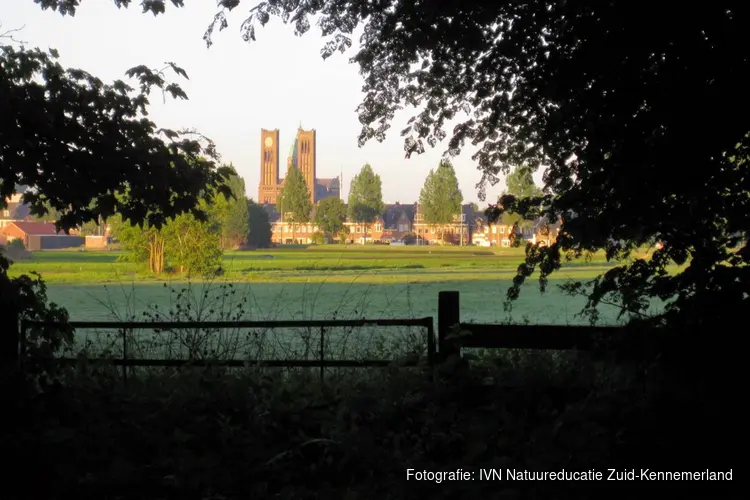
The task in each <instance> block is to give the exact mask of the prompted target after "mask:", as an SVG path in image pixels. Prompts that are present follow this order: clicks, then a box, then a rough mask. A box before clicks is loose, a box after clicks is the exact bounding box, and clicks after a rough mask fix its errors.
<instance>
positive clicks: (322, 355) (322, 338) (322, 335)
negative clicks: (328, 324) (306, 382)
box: [320, 326, 326, 382]
mask: <svg viewBox="0 0 750 500" xmlns="http://www.w3.org/2000/svg"><path fill="white" fill-rule="evenodd" d="M325 331H326V329H325V327H324V326H321V327H320V381H321V382H323V377H324V376H325V369H326V368H325V366H324V365H323V360H324V359H325Z"/></svg>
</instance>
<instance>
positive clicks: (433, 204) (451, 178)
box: [419, 160, 464, 224]
mask: <svg viewBox="0 0 750 500" xmlns="http://www.w3.org/2000/svg"><path fill="white" fill-rule="evenodd" d="M463 201H464V197H463V195H462V194H461V190H460V189H459V187H458V178H456V171H455V169H454V168H453V164H452V163H451V162H450V161H448V160H442V161H441V162H440V164H439V165H438V168H437V169H436V170H430V173H429V174H427V178H426V179H425V181H424V186H423V187H422V191H421V192H420V193H419V204H420V205H421V208H422V213H423V214H424V219H425V222H427V223H428V224H450V223H452V222H453V219H454V217H455V216H456V215H458V214H460V213H461V204H462V203H463Z"/></svg>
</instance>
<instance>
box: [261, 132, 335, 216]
mask: <svg viewBox="0 0 750 500" xmlns="http://www.w3.org/2000/svg"><path fill="white" fill-rule="evenodd" d="M279 164H280V158H279V130H278V129H275V130H266V129H261V131H260V184H259V185H258V202H259V203H261V204H267V205H276V199H277V198H278V196H279V194H280V193H281V188H282V187H283V186H284V179H282V178H280V177H279V173H280V172H279ZM286 168H287V171H288V170H289V169H290V168H296V169H299V170H300V172H302V177H304V179H305V182H306V183H307V187H308V189H309V190H310V201H312V203H313V204H315V203H317V202H318V201H320V200H322V199H323V198H328V197H331V196H336V197H338V196H340V193H341V187H340V179H339V178H338V177H334V178H331V179H319V178H318V177H317V161H316V141H315V129H312V130H304V129H303V128H302V126H300V127H299V129H298V130H297V136H296V137H295V138H294V142H293V143H292V146H291V148H290V149H289V154H288V156H287V158H286Z"/></svg>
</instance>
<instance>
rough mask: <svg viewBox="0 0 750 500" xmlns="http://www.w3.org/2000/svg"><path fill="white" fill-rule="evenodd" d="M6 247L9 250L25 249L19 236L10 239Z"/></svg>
mask: <svg viewBox="0 0 750 500" xmlns="http://www.w3.org/2000/svg"><path fill="white" fill-rule="evenodd" d="M7 247H8V249H9V250H26V245H24V243H23V240H22V239H21V238H14V239H12V240H10V241H9V242H8V245H7Z"/></svg>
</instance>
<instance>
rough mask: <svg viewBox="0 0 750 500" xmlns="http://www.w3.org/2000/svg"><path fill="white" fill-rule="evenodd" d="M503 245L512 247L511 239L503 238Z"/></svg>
mask: <svg viewBox="0 0 750 500" xmlns="http://www.w3.org/2000/svg"><path fill="white" fill-rule="evenodd" d="M502 245H503V246H504V247H506V248H508V247H510V240H503V242H502Z"/></svg>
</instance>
